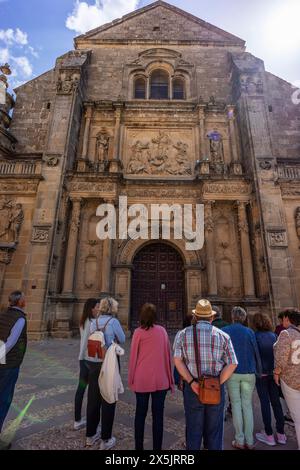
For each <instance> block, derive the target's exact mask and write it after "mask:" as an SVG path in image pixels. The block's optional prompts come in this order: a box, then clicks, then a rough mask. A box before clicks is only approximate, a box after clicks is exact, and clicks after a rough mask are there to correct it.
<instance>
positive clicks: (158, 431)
mask: <svg viewBox="0 0 300 470" xmlns="http://www.w3.org/2000/svg"><path fill="white" fill-rule="evenodd" d="M167 392H168V390H159V391H157V392H151V393H136V411H135V423H134V424H135V426H134V427H135V449H136V450H144V431H145V421H146V416H147V412H148V404H149V398H150V395H151V398H152V435H153V450H161V448H162V441H163V431H164V405H165V398H166V395H167Z"/></svg>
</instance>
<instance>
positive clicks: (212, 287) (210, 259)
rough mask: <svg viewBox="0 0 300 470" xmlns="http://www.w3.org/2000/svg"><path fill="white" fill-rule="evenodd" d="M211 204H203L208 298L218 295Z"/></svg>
mask: <svg viewBox="0 0 300 470" xmlns="http://www.w3.org/2000/svg"><path fill="white" fill-rule="evenodd" d="M213 204H214V201H206V202H205V245H206V260H207V283H208V295H209V296H210V297H213V296H217V295H218V282H217V270H216V260H215V246H214V220H213V210H212V208H213Z"/></svg>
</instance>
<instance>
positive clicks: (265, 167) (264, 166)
mask: <svg viewBox="0 0 300 470" xmlns="http://www.w3.org/2000/svg"><path fill="white" fill-rule="evenodd" d="M259 166H260V168H261V169H262V170H271V168H272V163H271V162H268V161H263V162H260V164H259Z"/></svg>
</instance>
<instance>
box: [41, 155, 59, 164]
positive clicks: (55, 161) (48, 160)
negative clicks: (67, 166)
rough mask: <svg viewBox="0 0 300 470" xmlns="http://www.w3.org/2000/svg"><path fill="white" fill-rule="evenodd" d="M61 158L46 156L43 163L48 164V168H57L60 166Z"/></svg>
mask: <svg viewBox="0 0 300 470" xmlns="http://www.w3.org/2000/svg"><path fill="white" fill-rule="evenodd" d="M60 157H61V155H60V154H51V155H45V156H44V158H43V161H44V162H45V163H46V164H47V166H50V167H55V166H57V165H58V164H59V160H60Z"/></svg>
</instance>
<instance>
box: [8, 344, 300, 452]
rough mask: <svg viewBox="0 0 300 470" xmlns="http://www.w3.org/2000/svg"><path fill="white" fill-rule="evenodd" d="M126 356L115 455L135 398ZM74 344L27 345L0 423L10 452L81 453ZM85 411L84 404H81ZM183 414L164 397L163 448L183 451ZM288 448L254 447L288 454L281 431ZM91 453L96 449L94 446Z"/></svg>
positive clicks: (122, 446) (123, 445)
mask: <svg viewBox="0 0 300 470" xmlns="http://www.w3.org/2000/svg"><path fill="white" fill-rule="evenodd" d="M129 347H130V340H127V342H126V346H125V349H126V354H125V356H123V357H122V359H121V369H122V376H123V383H124V387H125V393H124V394H123V395H121V396H120V397H121V399H120V401H119V402H118V405H117V411H116V420H115V424H114V435H115V436H116V438H117V446H116V448H115V449H116V450H128V449H129V450H132V449H134V434H133V432H134V431H133V429H134V412H135V396H134V394H133V393H132V392H131V391H130V390H128V388H127V387H126V384H127V360H128V350H129ZM78 351H79V340H78V339H70V340H54V339H49V340H45V341H42V342H35V343H30V345H29V348H28V351H27V354H26V358H25V362H24V364H23V366H22V370H21V374H20V377H19V381H18V384H17V387H16V393H15V396H14V401H13V405H12V407H11V409H10V413H9V415H8V418H7V420H6V424H5V430H4V435H5V434H6V435H10V436H11V437H13V447H12V448H13V449H16V450H17V449H27V450H38V449H45V450H46V449H47V450H58V449H69V450H80V449H83V448H84V441H85V431H84V430H81V431H74V430H73V400H74V393H75V390H76V386H77V380H78V361H77V357H78ZM84 406H85V403H84ZM254 414H255V432H258V431H260V430H261V429H262V421H261V416H260V408H259V402H258V398H257V396H256V395H255V396H254ZM184 430H185V424H184V413H183V404H182V394H181V392H179V391H176V393H175V394H174V395H171V394H170V393H169V394H168V397H167V400H166V410H165V432H164V449H166V450H167V449H174V450H180V449H182V450H183V449H184V448H185V447H184V445H185V443H184V432H185V431H184ZM286 433H287V435H288V444H287V445H286V446H279V445H277V446H276V447H272V448H270V447H268V446H266V445H264V444H261V443H257V445H256V448H257V449H264V450H294V449H296V448H297V445H296V440H295V433H294V429H293V428H291V427H289V426H286ZM232 439H233V426H232V421H231V419H227V421H226V422H225V432H224V441H225V449H231V441H232ZM151 445H152V432H151V413H149V415H148V417H147V422H146V430H145V449H151ZM95 448H97V446H96V447H95Z"/></svg>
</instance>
